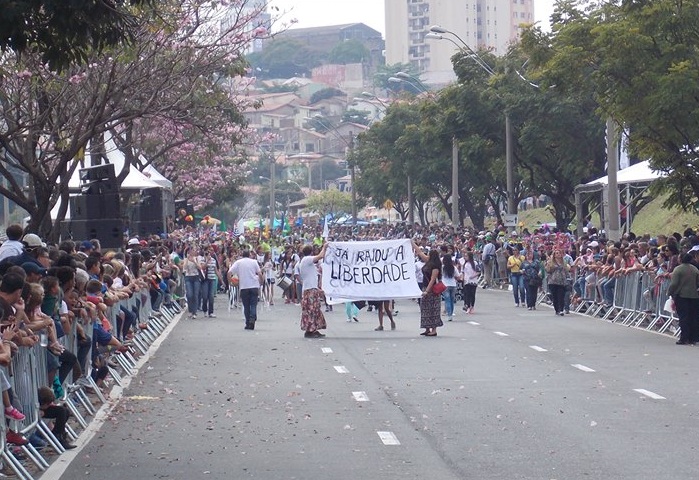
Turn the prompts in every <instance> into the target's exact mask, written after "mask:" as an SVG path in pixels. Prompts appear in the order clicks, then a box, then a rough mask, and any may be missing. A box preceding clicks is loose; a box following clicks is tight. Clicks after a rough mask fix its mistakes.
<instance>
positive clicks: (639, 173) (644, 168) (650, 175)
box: [576, 160, 667, 192]
mask: <svg viewBox="0 0 699 480" xmlns="http://www.w3.org/2000/svg"><path fill="white" fill-rule="evenodd" d="M666 175H667V174H666V173H664V172H658V171H654V170H652V169H651V168H650V162H649V161H648V160H646V161H644V162H640V163H637V164H635V165H631V166H630V167H627V168H624V169H623V170H619V172H617V177H616V181H617V184H618V185H627V184H632V185H633V184H637V183H638V184H647V183H652V182H653V181H655V180H657V179H659V178H663V177H665V176H666ZM608 183H609V179H608V178H607V176H606V175H605V176H604V177H600V178H598V179H597V180H593V181H591V182H588V183H585V184H583V185H578V186H577V187H576V190H579V191H582V192H594V191H598V190H601V189H602V188H604V187H606V186H607V184H608Z"/></svg>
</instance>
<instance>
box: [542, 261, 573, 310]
mask: <svg viewBox="0 0 699 480" xmlns="http://www.w3.org/2000/svg"><path fill="white" fill-rule="evenodd" d="M568 270H570V266H569V265H568V264H567V263H566V262H565V261H564V260H563V252H562V251H561V249H560V248H556V249H555V250H554V251H553V255H551V257H550V258H549V259H548V261H547V262H546V276H547V279H548V285H549V292H550V293H551V301H552V302H553V309H554V311H555V313H556V315H560V316H563V306H564V305H563V296H564V295H565V290H566V276H567V273H568Z"/></svg>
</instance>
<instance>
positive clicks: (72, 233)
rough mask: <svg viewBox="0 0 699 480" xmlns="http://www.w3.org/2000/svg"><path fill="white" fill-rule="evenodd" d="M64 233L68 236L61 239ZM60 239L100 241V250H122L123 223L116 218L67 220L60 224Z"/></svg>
mask: <svg viewBox="0 0 699 480" xmlns="http://www.w3.org/2000/svg"><path fill="white" fill-rule="evenodd" d="M64 231H65V232H66V233H67V234H68V235H67V236H66V237H63V233H64ZM61 237H62V238H72V239H74V240H92V239H93V238H96V239H98V240H99V241H100V245H101V246H102V248H109V249H111V248H122V247H123V246H124V222H123V221H122V220H121V219H118V218H100V219H95V220H73V219H71V220H69V221H65V222H63V223H62V224H61Z"/></svg>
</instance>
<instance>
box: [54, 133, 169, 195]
mask: <svg viewBox="0 0 699 480" xmlns="http://www.w3.org/2000/svg"><path fill="white" fill-rule="evenodd" d="M104 148H105V151H106V156H107V160H108V162H107V163H111V164H113V165H114V173H115V174H116V175H119V173H120V172H121V170H122V169H123V168H124V162H125V161H126V157H125V156H124V154H123V153H122V152H121V151H120V150H119V149H118V148H117V147H116V144H115V143H114V140H113V139H112V138H109V139H108V140H107V141H106V142H104ZM86 150H87V152H86V153H85V167H89V166H91V165H92V162H91V159H90V153H89V148H87V149H86ZM83 168H84V167H83ZM152 170H153V171H155V172H156V173H157V174H158V175H159V176H160V177H162V178H163V179H165V177H163V176H162V175H160V173H158V172H157V170H155V168H153V169H152ZM151 175H153V174H151ZM165 180H167V179H165ZM68 187H69V188H71V189H76V188H80V168H77V169H76V170H75V173H74V174H73V176H72V177H71V178H70V180H69V181H68ZM171 187H172V183H170V188H171ZM120 188H126V189H142V188H168V187H165V186H164V185H161V184H159V183H158V182H156V181H155V179H151V178H148V176H146V175H145V174H144V173H142V172H141V171H139V170H138V169H137V168H136V167H135V166H133V165H132V166H131V168H129V174H128V175H127V176H126V178H125V179H124V181H123V182H121V185H120Z"/></svg>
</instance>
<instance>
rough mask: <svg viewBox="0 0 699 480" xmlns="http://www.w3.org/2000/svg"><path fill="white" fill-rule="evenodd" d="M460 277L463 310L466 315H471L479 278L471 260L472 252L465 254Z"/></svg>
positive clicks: (478, 273)
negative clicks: (462, 286) (462, 279)
mask: <svg viewBox="0 0 699 480" xmlns="http://www.w3.org/2000/svg"><path fill="white" fill-rule="evenodd" d="M462 275H463V277H464V310H465V311H466V313H473V309H474V308H475V307H476V290H478V279H479V278H480V276H481V272H480V271H479V269H478V266H477V265H476V262H475V261H474V259H473V252H466V257H465V259H464V266H463V268H462Z"/></svg>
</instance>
